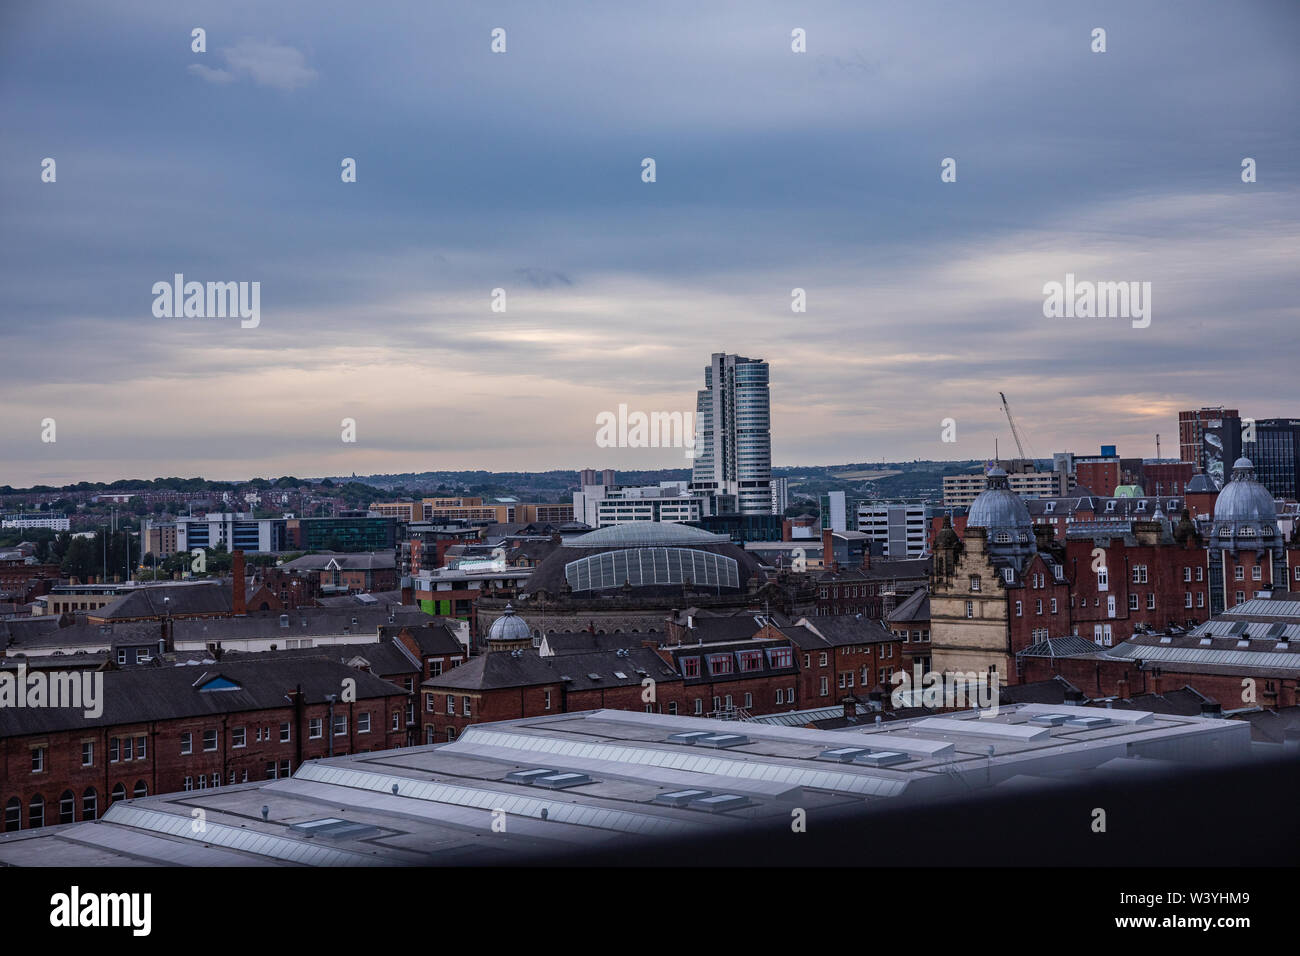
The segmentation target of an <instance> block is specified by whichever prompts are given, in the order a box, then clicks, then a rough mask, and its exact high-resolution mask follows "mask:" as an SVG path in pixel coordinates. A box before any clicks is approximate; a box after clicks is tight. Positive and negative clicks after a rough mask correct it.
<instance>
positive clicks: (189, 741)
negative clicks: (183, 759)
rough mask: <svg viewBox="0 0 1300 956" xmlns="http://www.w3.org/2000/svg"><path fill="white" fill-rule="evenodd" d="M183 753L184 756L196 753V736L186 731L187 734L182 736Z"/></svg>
mask: <svg viewBox="0 0 1300 956" xmlns="http://www.w3.org/2000/svg"><path fill="white" fill-rule="evenodd" d="M181 753H182V754H192V753H194V735H193V734H192V733H190V732H189V731H188V730H187V731H185V733H183V734H181Z"/></svg>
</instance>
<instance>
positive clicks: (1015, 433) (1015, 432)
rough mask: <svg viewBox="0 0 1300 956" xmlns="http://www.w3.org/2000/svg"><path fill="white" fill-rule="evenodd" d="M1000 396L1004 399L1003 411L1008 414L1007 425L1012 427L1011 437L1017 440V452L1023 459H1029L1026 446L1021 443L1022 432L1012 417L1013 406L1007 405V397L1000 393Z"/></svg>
mask: <svg viewBox="0 0 1300 956" xmlns="http://www.w3.org/2000/svg"><path fill="white" fill-rule="evenodd" d="M998 395H999V396H1001V398H1002V410H1003V411H1004V412H1006V413H1007V424H1009V425H1010V426H1011V437H1012V438H1014V439H1015V440H1016V451H1018V452H1020V457H1021V458H1022V459H1024V458H1027V457H1028V456H1027V455H1026V454H1025V446H1024V444H1023V443H1022V442H1021V441H1020V432H1019V430H1018V429H1017V428H1016V420H1015V419H1014V418H1012V417H1011V406H1010V405H1008V404H1007V396H1006V395H1005V394H1004V393H1003V392H998Z"/></svg>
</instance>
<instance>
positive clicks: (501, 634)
mask: <svg viewBox="0 0 1300 956" xmlns="http://www.w3.org/2000/svg"><path fill="white" fill-rule="evenodd" d="M487 645H488V652H489V653H492V652H494V651H513V650H517V649H519V648H523V647H532V646H533V635H532V631H530V630H529V628H528V622H527V621H525V620H524V619H523V618H522V617H520V616H519V615H518V614H516V613H515V609H514V607H513V606H512V605H509V604H507V605H506V606H505V608H504V609H503V610H502V611H501V616H500V617H499V618H497V619H496V620H495V621H493V622H492V626H491V627H490V628H488V636H487Z"/></svg>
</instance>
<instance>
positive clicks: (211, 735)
mask: <svg viewBox="0 0 1300 956" xmlns="http://www.w3.org/2000/svg"><path fill="white" fill-rule="evenodd" d="M203 749H204V750H206V751H211V750H216V749H217V732H216V731H215V730H205V731H203Z"/></svg>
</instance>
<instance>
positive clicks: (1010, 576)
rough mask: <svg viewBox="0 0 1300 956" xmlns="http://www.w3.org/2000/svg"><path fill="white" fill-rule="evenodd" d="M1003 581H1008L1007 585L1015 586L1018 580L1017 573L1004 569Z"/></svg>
mask: <svg viewBox="0 0 1300 956" xmlns="http://www.w3.org/2000/svg"><path fill="white" fill-rule="evenodd" d="M1002 580H1003V581H1006V582H1007V584H1014V583H1015V580H1016V572H1015V571H1013V570H1011V569H1010V568H1003V569H1002Z"/></svg>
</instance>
